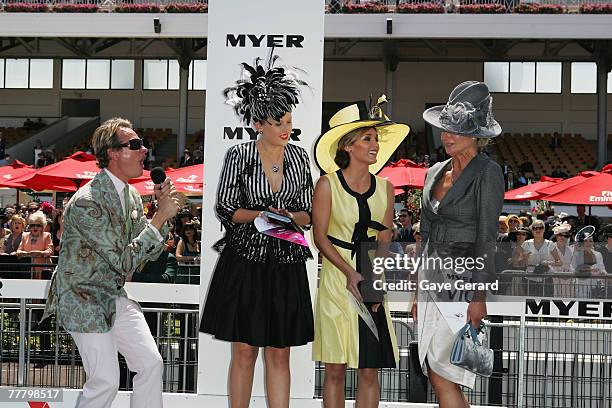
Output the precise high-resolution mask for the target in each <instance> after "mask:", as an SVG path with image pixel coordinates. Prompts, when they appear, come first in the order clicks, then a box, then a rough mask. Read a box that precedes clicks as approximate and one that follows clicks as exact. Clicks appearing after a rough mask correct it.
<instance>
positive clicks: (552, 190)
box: [538, 170, 599, 200]
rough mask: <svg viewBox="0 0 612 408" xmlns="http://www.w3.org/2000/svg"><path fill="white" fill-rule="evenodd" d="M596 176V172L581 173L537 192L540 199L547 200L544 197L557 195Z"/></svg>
mask: <svg viewBox="0 0 612 408" xmlns="http://www.w3.org/2000/svg"><path fill="white" fill-rule="evenodd" d="M598 174H599V172H598V171H590V170H589V171H583V172H580V174H578V175H577V176H574V177H571V178H568V179H565V180H563V181H560V182H558V183H556V184H553V185H551V186H548V187H545V188H543V189H541V190H540V191H538V192H539V193H540V194H541V197H543V199H545V200H548V198H547V197H546V196H549V195H551V194H557V193H558V192H561V191H564V190H566V189H567V188H569V187H573V186H576V185H578V184H580V183H582V182H583V181H586V180H587V179H588V178H589V177H593V176H596V175H598Z"/></svg>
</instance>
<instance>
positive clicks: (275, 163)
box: [259, 142, 285, 173]
mask: <svg viewBox="0 0 612 408" xmlns="http://www.w3.org/2000/svg"><path fill="white" fill-rule="evenodd" d="M259 147H260V148H262V150H263V151H264V152H265V153H266V156H268V157H270V154H269V153H268V151H267V149H265V148H263V143H261V142H259ZM284 156H285V151H284V149H283V150H282V152H281V154H280V157H278V159H277V160H272V172H273V173H278V172H279V171H280V160H281V159H282V158H283V157H284ZM270 158H271V157H270Z"/></svg>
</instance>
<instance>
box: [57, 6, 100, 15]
mask: <svg viewBox="0 0 612 408" xmlns="http://www.w3.org/2000/svg"><path fill="white" fill-rule="evenodd" d="M99 9H100V7H99V6H98V5H97V4H56V5H55V6H53V11H54V12H55V13H96V12H97V11H98V10H99Z"/></svg>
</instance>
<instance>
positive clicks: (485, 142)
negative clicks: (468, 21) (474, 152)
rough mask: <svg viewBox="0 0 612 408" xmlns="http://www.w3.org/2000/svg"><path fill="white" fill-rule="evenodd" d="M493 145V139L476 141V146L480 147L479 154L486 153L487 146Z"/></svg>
mask: <svg viewBox="0 0 612 408" xmlns="http://www.w3.org/2000/svg"><path fill="white" fill-rule="evenodd" d="M489 144H491V139H488V138H483V137H479V138H477V139H476V146H477V147H478V152H479V153H481V152H484V151H485V150H486V148H487V146H488V145H489Z"/></svg>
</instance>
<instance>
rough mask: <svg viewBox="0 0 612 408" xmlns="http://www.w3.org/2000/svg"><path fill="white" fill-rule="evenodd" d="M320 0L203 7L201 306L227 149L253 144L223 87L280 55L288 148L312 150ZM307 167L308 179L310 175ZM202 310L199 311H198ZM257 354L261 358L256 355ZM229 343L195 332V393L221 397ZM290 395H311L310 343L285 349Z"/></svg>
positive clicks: (258, 389)
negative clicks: (289, 121) (289, 77)
mask: <svg viewBox="0 0 612 408" xmlns="http://www.w3.org/2000/svg"><path fill="white" fill-rule="evenodd" d="M323 22H324V2H323V0H308V1H304V0H285V1H282V2H279V1H273V0H257V1H244V0H210V1H209V8H208V57H207V60H208V66H207V67H208V71H207V84H208V89H207V91H206V126H205V128H206V138H205V146H204V163H206V167H205V171H204V185H205V187H204V189H205V196H204V203H203V206H202V218H203V220H204V222H203V229H202V259H203V262H202V266H201V275H200V282H201V287H200V305H202V304H203V302H204V300H205V298H206V293H207V291H208V284H209V282H210V278H211V276H212V272H213V270H214V266H215V263H216V260H217V258H218V253H217V252H215V251H214V250H213V249H212V248H211V245H212V244H213V243H215V242H216V241H217V240H218V239H220V238H221V237H222V236H223V232H222V230H221V223H220V222H219V221H218V219H217V218H216V216H215V212H214V206H215V200H216V192H217V184H218V180H219V175H220V172H221V168H222V165H223V158H224V157H225V153H226V151H227V149H228V148H229V147H231V146H233V145H235V144H238V143H244V142H248V141H250V140H255V139H256V137H257V134H256V132H255V129H252V128H250V127H248V126H245V125H244V124H243V123H242V121H241V120H240V118H238V117H237V116H236V115H235V113H234V110H233V108H232V107H231V106H229V105H227V104H225V98H224V96H223V90H224V89H225V88H227V87H229V86H233V85H235V83H236V80H238V79H240V78H241V75H242V67H241V65H240V64H241V63H243V62H246V63H248V64H250V65H252V64H253V62H254V60H255V59H256V58H257V57H259V58H262V59H263V60H264V61H265V60H266V59H267V57H268V55H269V54H270V49H271V47H274V53H275V54H277V55H278V56H279V57H280V60H279V61H278V62H277V64H278V65H289V66H295V67H297V68H300V69H302V70H303V71H304V72H302V73H300V79H302V80H304V81H306V82H307V83H308V85H309V88H304V89H302V95H301V96H302V97H301V103H300V104H299V105H298V106H297V108H296V109H295V110H294V111H293V134H292V135H291V141H290V142H291V143H295V144H296V145H299V146H302V147H303V148H305V149H306V150H307V151H308V152H311V151H312V146H313V144H314V141H315V139H316V138H317V137H318V135H319V134H320V130H321V129H320V128H321V104H322V87H323ZM313 163H314V162H312V163H311V168H312V171H313V175H317V174H318V172H316V171H315V167H314V165H313ZM307 267H308V274H309V279H310V287H311V294H312V300H313V304H314V294H315V287H316V264H315V262H312V261H311V262H308V265H307ZM201 309H202V308H200V310H201ZM262 354H263V353H260V356H261V355H262ZM230 358H231V353H230V344H229V343H227V342H222V341H218V340H215V339H214V338H213V337H211V336H209V335H200V343H199V358H198V393H199V394H212V395H227V394H228V370H229V363H230ZM291 374H292V381H291V397H292V398H312V396H313V395H314V384H313V377H314V364H313V362H312V361H311V346H310V345H308V346H303V347H295V348H294V349H293V350H292V351H291ZM263 395H265V392H264V371H263V364H262V362H261V358H259V361H258V363H257V366H256V367H255V380H254V385H253V396H263Z"/></svg>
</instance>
